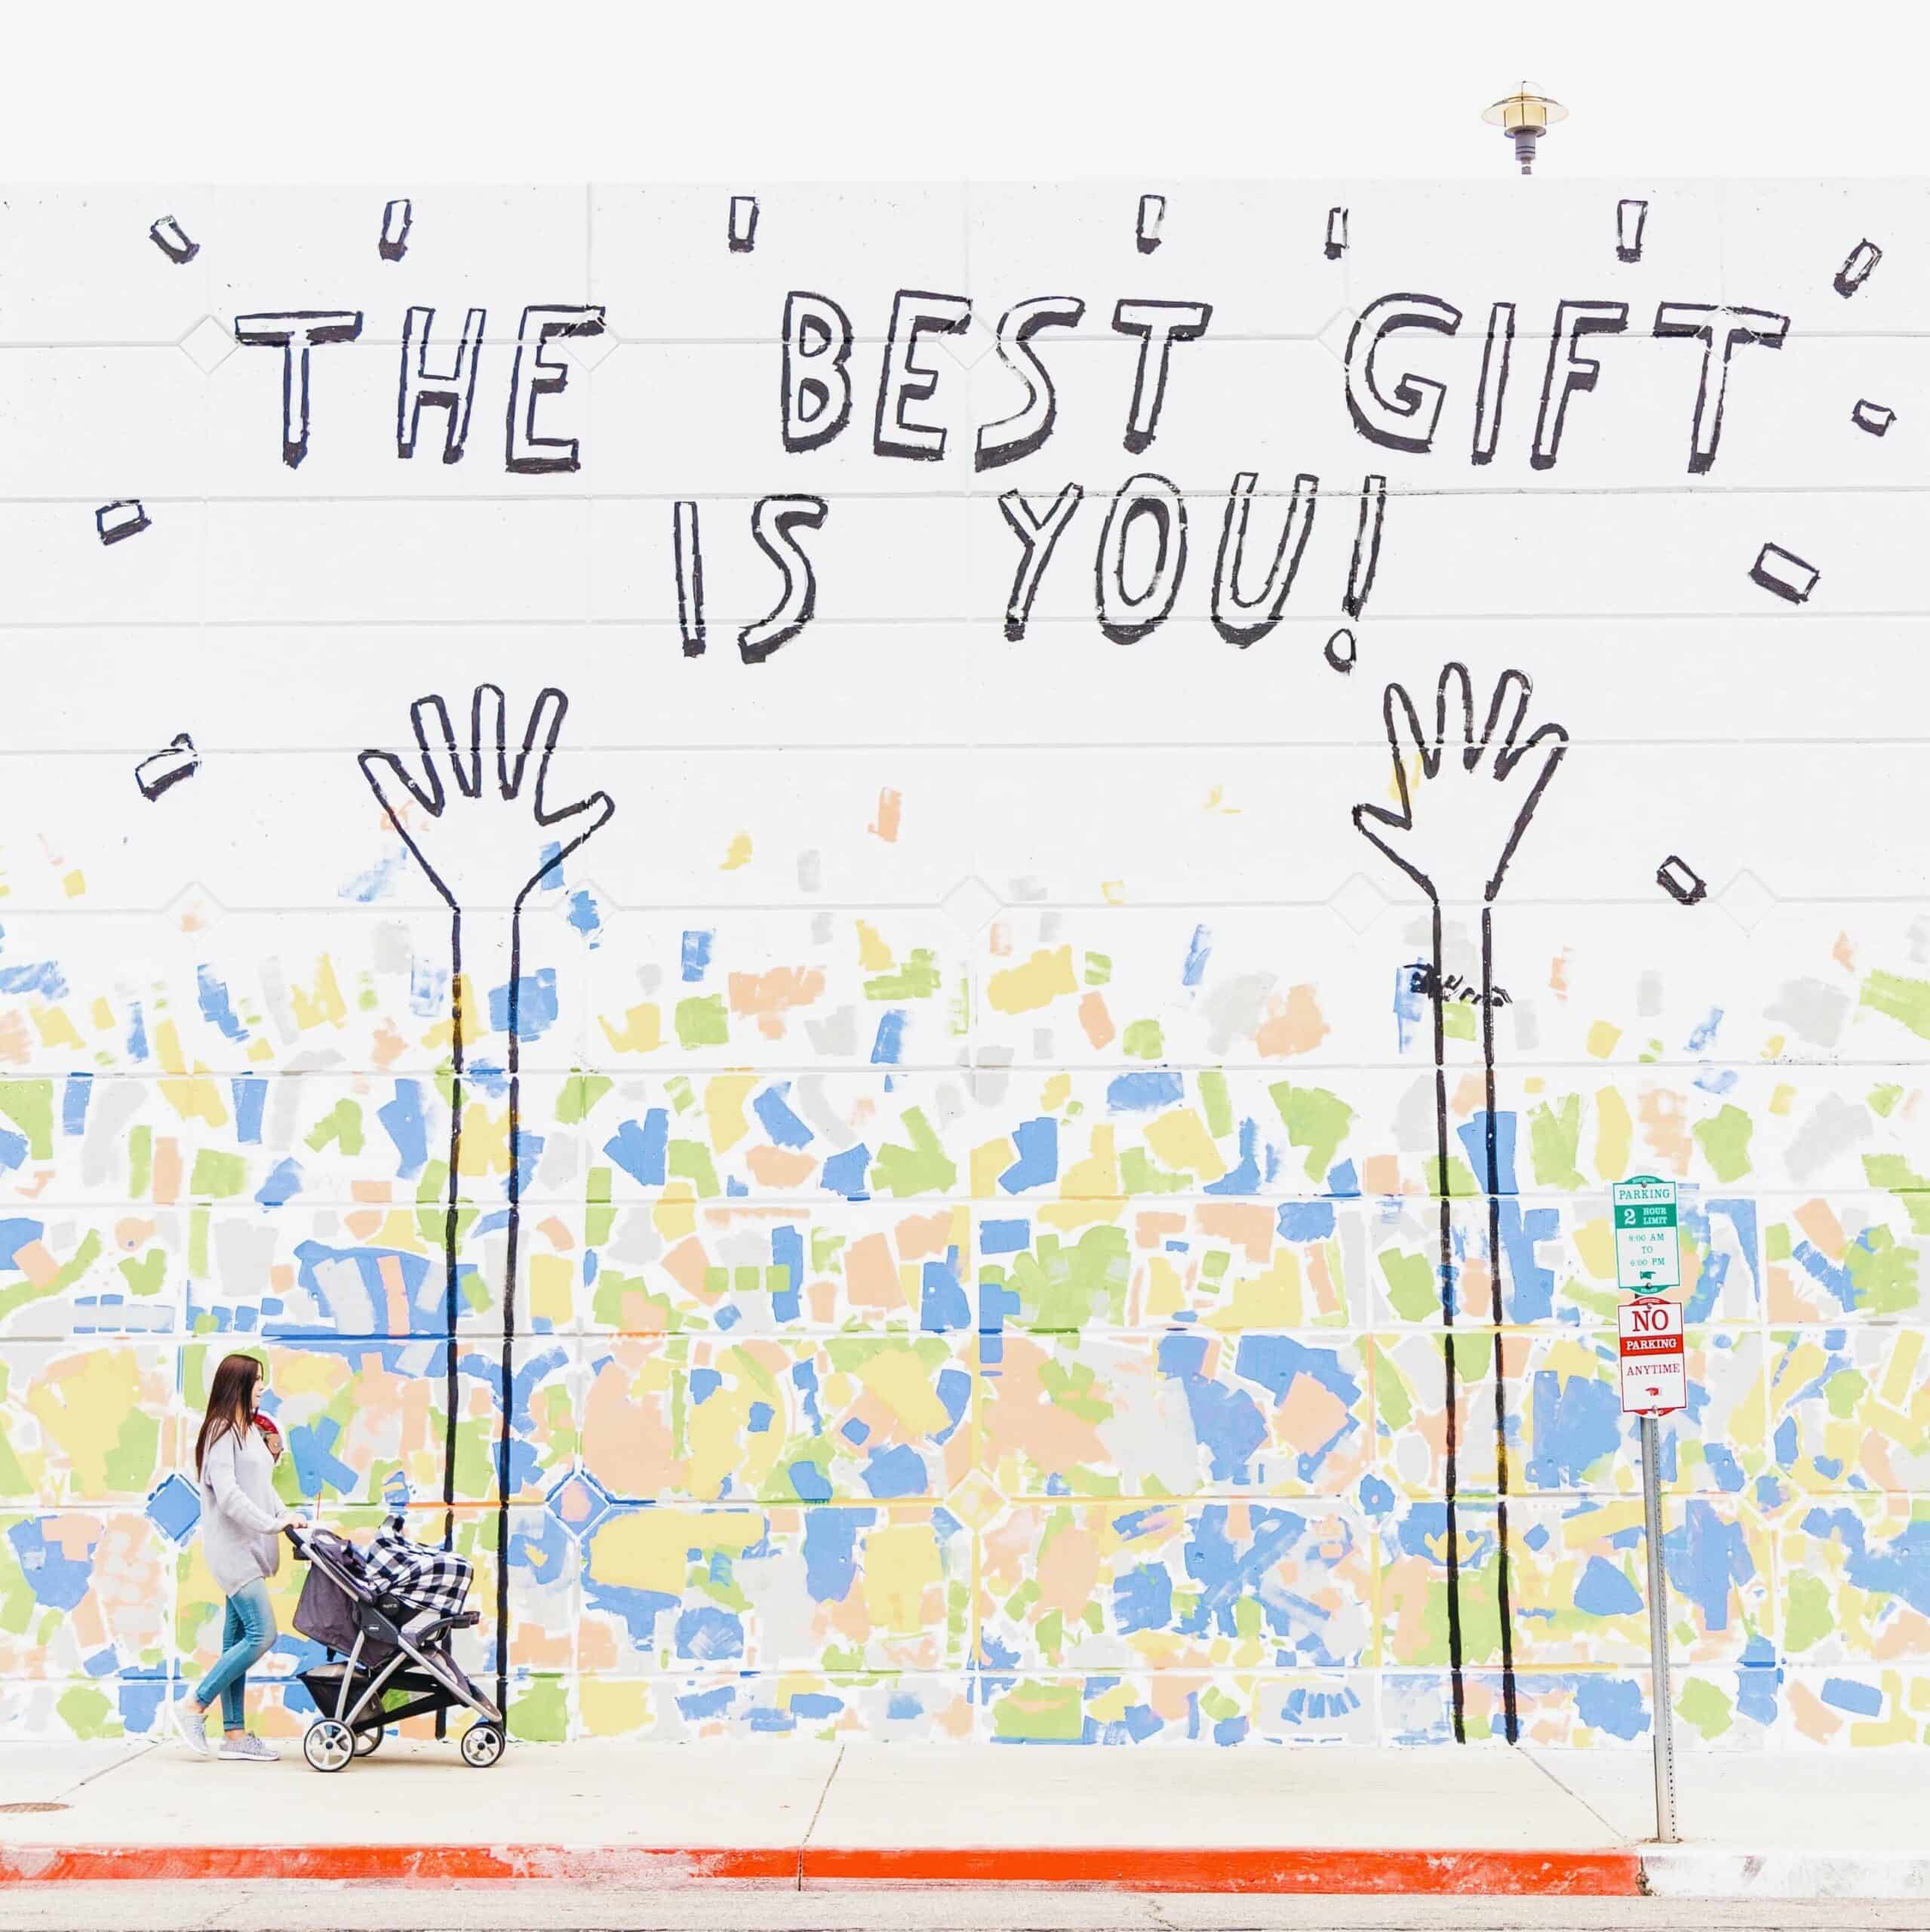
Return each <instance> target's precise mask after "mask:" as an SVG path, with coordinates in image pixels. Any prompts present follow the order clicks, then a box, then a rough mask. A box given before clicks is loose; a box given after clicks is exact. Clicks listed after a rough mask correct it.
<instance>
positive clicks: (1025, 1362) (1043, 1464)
mask: <svg viewBox="0 0 1930 1932" xmlns="http://www.w3.org/2000/svg"><path fill="white" fill-rule="evenodd" d="M1049 1360H1050V1357H1049V1356H1048V1355H1047V1354H1046V1351H1045V1350H1044V1349H1042V1348H1040V1346H1039V1345H1038V1344H1037V1343H1035V1342H1031V1341H1028V1340H1025V1339H1024V1338H1023V1337H1018V1336H1009V1337H1007V1338H1006V1343H1005V1354H1004V1359H1003V1361H1002V1362H1001V1364H1000V1377H999V1384H998V1399H997V1401H995V1402H994V1403H993V1404H991V1407H990V1409H989V1411H988V1417H987V1439H986V1444H985V1447H986V1450H987V1453H988V1459H989V1460H992V1461H994V1462H995V1461H997V1460H999V1459H1000V1458H1002V1457H1006V1456H1010V1455H1013V1454H1019V1455H1022V1456H1025V1457H1028V1458H1029V1459H1030V1460H1031V1461H1033V1462H1034V1463H1037V1465H1038V1466H1039V1467H1040V1468H1041V1469H1064V1468H1066V1467H1068V1466H1070V1465H1071V1464H1074V1463H1101V1462H1102V1461H1104V1460H1105V1459H1106V1451H1105V1442H1104V1440H1103V1439H1102V1437H1101V1436H1100V1434H1099V1424H1098V1423H1096V1422H1093V1421H1089V1420H1086V1418H1085V1417H1081V1416H1077V1415H1074V1414H1072V1412H1071V1411H1070V1410H1068V1409H1062V1408H1059V1407H1056V1405H1055V1404H1054V1403H1053V1399H1052V1397H1051V1395H1050V1394H1049V1393H1048V1392H1047V1390H1046V1386H1045V1377H1044V1371H1045V1367H1046V1363H1047V1361H1049Z"/></svg>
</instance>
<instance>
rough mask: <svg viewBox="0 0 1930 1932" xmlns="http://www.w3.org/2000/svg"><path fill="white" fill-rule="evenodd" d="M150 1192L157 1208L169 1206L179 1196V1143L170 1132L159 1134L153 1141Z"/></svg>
mask: <svg viewBox="0 0 1930 1932" xmlns="http://www.w3.org/2000/svg"><path fill="white" fill-rule="evenodd" d="M152 1192H153V1199H154V1203H155V1206H156V1207H169V1206H171V1205H172V1204H174V1202H175V1201H178V1200H180V1198H181V1143H180V1142H179V1141H178V1140H176V1139H175V1138H174V1136H173V1135H172V1134H162V1135H161V1136H160V1137H158V1139H157V1140H155V1143H154V1178H153V1189H152Z"/></svg>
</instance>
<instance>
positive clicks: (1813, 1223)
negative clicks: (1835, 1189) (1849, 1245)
mask: <svg viewBox="0 0 1930 1932" xmlns="http://www.w3.org/2000/svg"><path fill="white" fill-rule="evenodd" d="M1796 1226H1798V1227H1799V1228H1800V1229H1802V1232H1804V1233H1805V1234H1806V1235H1808V1236H1809V1238H1810V1239H1811V1240H1812V1241H1814V1242H1815V1244H1816V1245H1817V1246H1818V1247H1819V1248H1821V1250H1822V1251H1823V1252H1824V1254H1826V1255H1827V1256H1828V1257H1829V1258H1830V1260H1832V1261H1840V1260H1842V1258H1843V1247H1844V1245H1845V1241H1844V1235H1843V1227H1842V1223H1841V1222H1840V1221H1839V1220H1837V1219H1836V1214H1835V1211H1834V1210H1833V1209H1832V1208H1831V1207H1830V1204H1829V1203H1828V1202H1827V1201H1805V1202H1804V1203H1803V1204H1802V1206H1801V1207H1799V1208H1798V1209H1797V1210H1796Z"/></svg>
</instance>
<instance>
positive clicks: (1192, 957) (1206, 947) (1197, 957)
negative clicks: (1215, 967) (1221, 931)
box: [1179, 926, 1213, 986]
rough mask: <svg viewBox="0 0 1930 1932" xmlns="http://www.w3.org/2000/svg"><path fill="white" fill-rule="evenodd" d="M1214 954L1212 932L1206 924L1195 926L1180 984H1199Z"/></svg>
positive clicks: (1180, 973)
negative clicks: (1207, 928) (1207, 963)
mask: <svg viewBox="0 0 1930 1932" xmlns="http://www.w3.org/2000/svg"><path fill="white" fill-rule="evenodd" d="M1212 956H1213V936H1212V934H1211V933H1210V932H1209V931H1207V930H1206V928H1205V927H1204V926H1195V927H1194V928H1193V937H1192V939H1191V941H1190V942H1189V943H1188V946H1187V948H1186V963H1185V965H1184V966H1182V968H1180V971H1179V981H1180V984H1181V985H1182V986H1197V985H1198V984H1199V983H1200V980H1202V979H1203V978H1204V977H1205V976H1206V961H1208V960H1209V959H1210V958H1212Z"/></svg>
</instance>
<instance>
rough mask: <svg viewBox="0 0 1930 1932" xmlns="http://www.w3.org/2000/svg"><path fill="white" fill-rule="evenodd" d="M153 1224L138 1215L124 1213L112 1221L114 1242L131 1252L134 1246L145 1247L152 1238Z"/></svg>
mask: <svg viewBox="0 0 1930 1932" xmlns="http://www.w3.org/2000/svg"><path fill="white" fill-rule="evenodd" d="M154 1230H155V1223H153V1222H152V1221H149V1220H144V1219H143V1218H142V1217H140V1216H139V1215H136V1214H129V1215H126V1216H124V1217H123V1218H122V1219H121V1220H118V1221H116V1222H115V1223H114V1240H115V1244H116V1245H117V1246H118V1247H121V1248H124V1249H125V1250H126V1251H127V1252H128V1254H133V1253H134V1250H135V1249H136V1248H137V1247H146V1245H147V1244H148V1243H149V1241H152V1240H153V1238H154Z"/></svg>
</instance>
